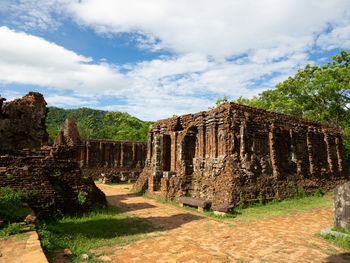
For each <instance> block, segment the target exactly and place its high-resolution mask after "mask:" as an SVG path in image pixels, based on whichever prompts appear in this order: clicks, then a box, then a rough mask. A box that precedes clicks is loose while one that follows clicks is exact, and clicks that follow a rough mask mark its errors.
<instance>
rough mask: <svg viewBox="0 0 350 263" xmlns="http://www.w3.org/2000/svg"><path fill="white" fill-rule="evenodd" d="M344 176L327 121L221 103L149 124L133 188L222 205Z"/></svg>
mask: <svg viewBox="0 0 350 263" xmlns="http://www.w3.org/2000/svg"><path fill="white" fill-rule="evenodd" d="M347 178H348V171H347V167H345V161H344V149H343V143H342V135H341V133H340V132H339V130H337V129H336V128H335V127H333V126H331V125H327V124H323V123H320V122H315V121H310V120H306V119H300V118H296V117H292V116H287V115H283V114H278V113H274V112H269V111H265V110H261V109H256V108H251V107H248V106H243V105H238V104H235V103H226V104H224V105H222V106H220V107H219V108H216V109H214V110H210V111H207V112H200V113H197V114H188V115H184V116H180V117H173V118H170V119H166V120H160V121H158V122H156V123H155V124H153V125H152V126H151V128H150V130H149V134H148V152H147V159H146V166H145V168H144V170H143V172H142V174H141V176H140V178H139V179H138V181H137V182H136V184H135V185H134V188H135V189H138V190H140V189H144V190H148V191H150V192H152V191H157V190H161V193H162V195H163V197H164V198H168V199H175V200H176V199H177V198H178V197H180V196H190V197H194V198H198V199H201V200H207V201H211V202H212V203H213V206H214V207H220V209H218V210H225V209H224V207H232V206H234V205H237V204H239V203H240V202H241V201H242V199H244V200H245V201H256V200H259V199H263V200H270V199H274V198H286V197H290V196H292V195H294V194H295V191H297V189H298V188H300V187H303V188H304V189H305V190H306V191H308V192H312V191H315V190H316V189H319V188H325V189H331V188H333V187H335V186H336V185H337V184H339V183H340V182H343V181H344V180H345V179H347Z"/></svg>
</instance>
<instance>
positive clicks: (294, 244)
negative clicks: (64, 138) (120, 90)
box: [98, 185, 350, 262]
mask: <svg viewBox="0 0 350 263" xmlns="http://www.w3.org/2000/svg"><path fill="white" fill-rule="evenodd" d="M98 186H99V187H100V188H101V189H102V190H103V191H104V193H105V194H106V195H107V198H108V201H109V202H110V203H111V204H112V205H115V206H117V207H119V208H121V209H122V210H123V211H125V212H127V213H128V214H130V215H134V216H137V217H139V218H147V219H148V220H150V221H151V222H152V223H153V224H154V226H156V227H162V228H163V231H160V232H158V233H152V234H153V235H157V234H159V233H160V236H156V237H154V238H150V239H145V240H141V241H137V242H135V243H132V244H130V245H128V246H125V247H113V248H112V249H111V250H112V251H114V254H112V255H109V257H110V258H111V259H112V260H113V262H350V258H349V257H348V256H346V255H342V253H345V252H348V251H344V250H341V249H339V248H337V247H335V246H333V245H331V244H329V243H327V242H326V241H324V240H323V239H322V238H320V237H318V236H316V235H315V234H316V233H318V232H319V231H320V230H321V229H322V228H326V227H329V226H330V225H332V216H333V215H332V211H331V209H315V210H313V211H311V212H307V213H299V214H292V215H286V216H283V217H279V218H267V219H260V220H257V221H250V222H246V223H242V222H239V220H237V219H229V220H225V221H223V220H221V221H218V220H215V219H212V218H208V217H204V216H200V215H199V214H196V213H191V212H188V211H186V210H183V209H181V208H177V207H175V206H172V205H168V204H162V203H158V202H156V201H155V200H152V199H146V198H144V197H140V196H137V195H135V194H132V193H130V191H129V190H128V189H127V188H131V186H128V185H117V186H108V185H98Z"/></svg>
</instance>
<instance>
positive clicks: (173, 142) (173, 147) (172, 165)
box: [170, 132, 177, 171]
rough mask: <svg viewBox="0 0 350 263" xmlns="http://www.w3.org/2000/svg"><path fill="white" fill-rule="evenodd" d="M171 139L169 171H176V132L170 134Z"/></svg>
mask: <svg viewBox="0 0 350 263" xmlns="http://www.w3.org/2000/svg"><path fill="white" fill-rule="evenodd" d="M170 138H171V149H170V151H171V160H170V170H171V171H175V170H176V156H177V132H172V133H171V135H170Z"/></svg>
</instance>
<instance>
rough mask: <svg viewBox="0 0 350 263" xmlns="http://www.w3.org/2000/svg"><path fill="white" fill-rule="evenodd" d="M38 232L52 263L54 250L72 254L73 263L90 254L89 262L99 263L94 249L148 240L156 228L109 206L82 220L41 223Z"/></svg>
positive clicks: (68, 219)
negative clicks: (67, 250) (65, 250)
mask: <svg viewBox="0 0 350 263" xmlns="http://www.w3.org/2000/svg"><path fill="white" fill-rule="evenodd" d="M37 230H38V234H39V237H40V240H41V244H42V247H43V249H44V252H45V254H46V256H47V258H48V259H49V261H50V262H53V259H54V251H55V250H57V249H66V248H68V249H70V250H71V251H72V253H73V256H72V258H71V260H72V262H81V261H82V259H81V255H82V254H88V255H89V260H88V261H89V262H98V260H97V258H96V255H94V254H93V253H91V252H90V250H91V249H97V248H100V247H104V246H112V245H127V244H129V243H131V242H134V241H137V240H140V239H145V238H148V236H147V235H146V234H147V233H149V232H151V231H152V230H153V227H152V225H151V224H150V223H149V222H148V221H146V220H140V219H137V218H130V217H128V216H127V215H126V214H124V213H120V212H119V211H118V210H117V208H115V207H108V208H106V209H100V210H96V211H94V212H91V213H88V214H85V215H82V216H80V217H65V218H62V219H59V220H57V221H46V222H45V221H41V222H39V223H38V224H37ZM85 261H86V260H85Z"/></svg>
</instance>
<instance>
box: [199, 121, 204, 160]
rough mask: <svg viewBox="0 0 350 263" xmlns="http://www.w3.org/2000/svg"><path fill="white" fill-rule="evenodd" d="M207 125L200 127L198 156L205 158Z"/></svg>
mask: <svg viewBox="0 0 350 263" xmlns="http://www.w3.org/2000/svg"><path fill="white" fill-rule="evenodd" d="M205 141H206V140H205V126H203V125H200V126H199V127H198V157H202V158H205V150H206V149H205Z"/></svg>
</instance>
